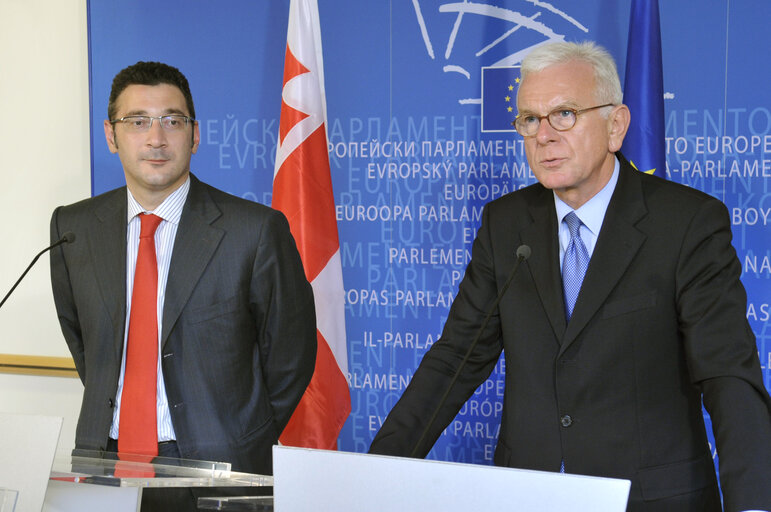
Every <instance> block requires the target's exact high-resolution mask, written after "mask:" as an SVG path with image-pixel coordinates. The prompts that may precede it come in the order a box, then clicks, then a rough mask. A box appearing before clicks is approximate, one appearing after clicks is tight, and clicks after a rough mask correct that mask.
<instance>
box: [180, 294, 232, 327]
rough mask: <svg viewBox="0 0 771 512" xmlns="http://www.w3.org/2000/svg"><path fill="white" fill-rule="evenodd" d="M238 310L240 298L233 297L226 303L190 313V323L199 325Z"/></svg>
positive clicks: (219, 303)
mask: <svg viewBox="0 0 771 512" xmlns="http://www.w3.org/2000/svg"><path fill="white" fill-rule="evenodd" d="M236 309H238V297H231V298H230V299H228V300H226V301H223V302H218V303H216V304H211V305H209V306H204V307H202V308H197V309H194V310H192V311H190V313H189V318H190V319H189V320H188V323H190V324H199V323H201V322H206V321H207V320H211V319H213V318H217V317H220V316H224V315H227V314H229V313H231V312H233V311H235V310H236Z"/></svg>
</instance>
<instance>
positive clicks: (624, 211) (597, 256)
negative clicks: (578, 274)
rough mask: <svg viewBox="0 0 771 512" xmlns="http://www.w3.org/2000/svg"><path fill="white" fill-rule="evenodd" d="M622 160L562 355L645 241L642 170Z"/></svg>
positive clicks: (600, 305)
mask: <svg viewBox="0 0 771 512" xmlns="http://www.w3.org/2000/svg"><path fill="white" fill-rule="evenodd" d="M619 159H620V161H621V170H620V174H619V178H618V183H617V185H616V190H615V191H614V193H613V196H612V198H611V200H610V204H609V205H608V210H607V212H606V214H605V220H604V221H603V224H602V229H601V231H600V236H599V237H598V239H597V244H596V245H595V248H594V252H593V254H592V259H591V260H590V261H589V268H588V269H587V271H586V277H584V282H583V285H582V286H581V293H580V294H579V296H578V301H577V302H576V306H575V309H574V310H573V316H572V317H571V319H570V323H569V324H568V326H567V330H566V331H565V337H564V339H563V341H562V347H561V349H560V354H562V353H563V352H565V350H566V349H567V348H568V347H569V346H570V344H571V343H572V342H573V341H574V340H575V339H576V337H577V336H578V334H579V333H580V332H581V330H583V328H584V327H586V324H587V323H588V322H589V321H590V320H591V318H592V317H593V316H594V315H595V314H596V313H597V312H598V310H599V309H600V308H601V307H602V305H603V304H604V303H605V300H606V299H607V297H608V295H609V294H610V292H611V291H612V290H613V288H614V287H615V286H616V284H617V283H618V281H619V279H621V277H622V276H623V275H624V272H625V271H626V269H627V267H628V266H629V264H630V263H631V262H632V259H633V258H634V256H635V254H637V251H639V249H640V246H642V244H643V242H644V241H645V235H644V234H643V233H641V232H640V231H639V230H638V229H637V228H636V227H635V225H636V224H637V222H638V221H639V220H640V219H641V218H642V217H644V216H645V215H646V214H647V208H646V206H645V201H644V198H643V194H642V184H641V182H640V179H639V176H637V175H636V174H635V173H637V172H639V171H635V170H634V169H632V168H631V167H630V166H629V164H627V163H626V160H624V159H623V157H620V158H619Z"/></svg>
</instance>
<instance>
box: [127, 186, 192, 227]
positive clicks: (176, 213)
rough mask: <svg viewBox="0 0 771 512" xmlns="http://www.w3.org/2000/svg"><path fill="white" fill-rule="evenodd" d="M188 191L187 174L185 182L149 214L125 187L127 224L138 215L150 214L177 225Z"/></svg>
mask: <svg viewBox="0 0 771 512" xmlns="http://www.w3.org/2000/svg"><path fill="white" fill-rule="evenodd" d="M189 191H190V175H189V174H188V176H187V179H186V180H185V182H184V183H183V184H182V185H181V186H180V187H179V188H177V190H175V191H174V192H172V193H171V194H169V196H168V197H167V198H166V199H164V200H163V202H162V203H161V204H160V205H158V208H156V209H155V210H153V211H151V212H149V211H147V210H145V209H144V208H142V205H141V204H139V202H138V201H137V200H136V199H134V196H133V195H131V191H130V190H129V189H128V187H126V193H127V195H128V212H127V214H128V218H127V222H131V220H132V219H133V218H134V217H136V216H137V215H139V214H140V213H152V214H154V215H157V216H158V217H160V218H162V219H163V220H165V221H166V222H171V223H173V224H179V219H180V218H181V217H182V207H183V206H184V205H185V201H186V200H187V193H188V192H189Z"/></svg>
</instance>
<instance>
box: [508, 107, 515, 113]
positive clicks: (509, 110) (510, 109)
mask: <svg viewBox="0 0 771 512" xmlns="http://www.w3.org/2000/svg"><path fill="white" fill-rule="evenodd" d="M506 110H507V111H508V112H511V111H512V110H514V109H513V108H511V107H507V108H506Z"/></svg>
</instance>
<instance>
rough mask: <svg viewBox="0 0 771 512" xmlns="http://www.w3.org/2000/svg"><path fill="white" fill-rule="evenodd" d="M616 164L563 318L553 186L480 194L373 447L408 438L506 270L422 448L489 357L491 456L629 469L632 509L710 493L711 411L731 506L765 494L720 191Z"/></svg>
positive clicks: (712, 502)
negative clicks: (415, 361)
mask: <svg viewBox="0 0 771 512" xmlns="http://www.w3.org/2000/svg"><path fill="white" fill-rule="evenodd" d="M619 158H620V159H621V171H620V176H619V180H618V184H617V186H616V189H615V191H614V193H613V196H612V199H611V201H610V204H609V206H608V210H607V213H606V216H605V220H604V223H603V226H602V229H601V232H600V234H599V237H598V240H597V244H596V246H595V250H594V253H593V255H592V258H591V261H590V264H589V268H588V270H587V273H586V277H585V279H584V282H583V286H582V289H581V293H580V295H579V297H578V301H577V304H576V306H575V309H574V312H573V316H572V319H571V321H570V323H569V324H566V320H565V313H564V301H563V293H562V283H561V272H560V268H559V246H558V237H557V230H558V226H557V220H556V213H555V208H554V199H553V195H552V194H553V193H552V191H551V190H547V189H545V188H544V187H543V186H541V185H540V184H536V185H533V186H531V187H528V188H526V189H523V190H521V191H517V192H514V193H511V194H509V195H507V196H505V197H502V198H500V199H498V200H495V201H492V202H491V203H489V204H488V205H487V206H486V207H485V210H484V213H483V219H482V225H481V228H480V230H479V232H478V235H477V239H476V240H475V242H474V245H473V249H472V259H471V262H470V264H469V266H468V268H467V269H466V274H465V276H464V279H463V281H462V283H461V284H460V288H459V291H458V295H457V297H456V299H455V301H454V302H453V305H452V308H451V311H450V315H449V318H448V320H447V323H446V324H445V328H444V331H443V334H442V337H441V340H440V341H439V342H437V343H436V344H434V345H433V346H432V348H431V350H430V351H429V352H428V353H427V354H426V355H425V357H424V358H423V360H422V362H421V364H420V367H419V368H418V370H417V371H416V373H415V376H414V377H413V379H412V382H411V383H410V385H409V387H408V388H407V389H406V391H405V393H404V395H403V396H402V397H401V399H400V401H399V402H398V403H397V405H396V406H395V407H394V409H393V410H392V411H391V413H390V414H389V416H388V418H387V420H386V422H385V423H384V425H383V427H382V428H381V430H380V432H379V433H378V434H377V436H376V438H375V440H374V441H373V444H372V447H371V451H372V452H374V453H385V454H393V455H408V454H409V453H410V452H411V450H412V448H413V446H414V445H415V443H416V442H417V440H418V438H419V436H420V433H421V431H422V429H423V428H425V426H426V424H427V422H428V417H429V416H430V415H431V413H432V412H433V410H434V408H435V406H436V405H437V403H438V401H439V397H441V396H442V394H443V392H444V389H445V388H446V386H447V385H448V383H449V381H450V379H451V378H452V375H453V372H455V369H456V368H457V367H458V365H459V362H460V360H461V359H462V358H463V355H464V353H465V352H466V350H467V348H468V346H469V345H470V342H471V340H472V339H473V338H474V335H475V333H476V331H477V329H478V328H479V326H480V324H481V320H482V317H483V316H484V313H485V311H486V310H487V309H488V308H489V307H490V305H491V304H492V303H493V300H494V298H495V296H496V294H497V293H498V290H499V287H500V286H501V285H502V283H503V282H504V281H505V279H506V278H507V276H508V274H509V273H510V271H511V269H512V267H513V265H514V262H515V253H516V250H517V247H518V246H519V245H520V244H527V245H529V246H530V247H531V249H532V256H531V257H530V259H529V260H527V262H526V263H524V264H523V266H522V268H520V271H519V272H518V274H517V276H516V278H515V280H514V282H513V284H512V286H511V288H510V289H509V291H508V293H507V294H506V295H505V296H504V298H503V300H502V301H501V303H500V305H499V307H498V309H497V311H496V313H495V315H494V316H493V319H492V321H491V322H490V324H489V326H488V327H487V329H486V330H485V332H484V334H483V336H482V338H481V341H480V343H479V345H478V346H477V348H476V349H475V351H474V352H473V354H472V356H471V357H470V360H469V362H468V364H467V366H466V367H465V368H464V369H463V371H462V372H461V374H460V378H459V379H458V382H457V384H456V385H455V387H454V388H453V390H452V392H451V393H450V397H449V399H448V400H447V403H446V404H445V405H444V407H443V408H442V409H441V412H440V414H439V416H438V421H437V422H436V425H434V426H433V427H432V428H431V429H430V430H429V435H428V436H427V441H426V442H425V443H424V444H423V445H422V446H421V447H420V450H419V452H420V455H421V456H425V454H426V453H427V452H428V451H429V450H430V448H431V446H432V445H433V444H434V442H435V441H436V439H437V438H438V436H439V435H440V434H441V431H442V430H443V429H444V427H445V426H446V425H448V424H449V422H450V421H451V420H452V419H453V417H454V416H455V414H456V413H457V412H458V410H459V408H460V407H461V406H462V404H463V403H464V402H465V401H466V400H467V399H468V398H469V397H470V396H471V394H472V393H473V392H474V390H475V389H476V387H477V386H478V385H479V384H480V383H481V382H482V381H483V380H484V379H485V378H487V376H488V375H489V374H490V372H491V370H492V368H493V367H494V365H495V364H496V362H497V358H498V356H499V355H500V352H501V350H503V351H504V354H505V365H506V384H505V393H504V399H503V400H504V407H503V414H502V418H501V432H500V436H499V439H498V445H497V448H496V452H495V463H496V464H498V465H503V466H512V467H518V468H530V469H537V470H547V471H558V469H559V467H560V463H561V461H564V462H565V466H566V469H567V471H568V472H570V473H579V474H586V475H598V476H606V477H618V478H626V479H630V480H631V481H632V490H631V494H630V506H629V509H630V510H678V511H679V510H700V511H703V510H720V501H719V497H718V491H717V484H716V478H715V472H714V468H713V464H712V458H711V456H710V450H709V447H708V442H707V438H706V433H705V427H704V422H703V417H702V409H701V403H702V402H701V399H702V394H703V397H704V404H705V405H706V407H707V409H708V411H709V412H710V414H711V417H712V421H713V427H714V430H715V435H716V438H717V443H718V447H717V448H718V451H719V456H720V469H721V482H722V487H723V491H724V494H725V504H726V508H727V510H737V509H741V508H756V507H757V508H771V485H768V478H769V476H770V475H771V399H769V395H768V393H767V391H766V389H765V388H764V385H763V382H762V377H761V371H760V365H759V361H758V356H757V348H756V345H755V339H754V335H753V334H752V332H751V330H750V327H749V325H748V323H747V321H746V318H745V312H746V294H745V291H744V288H743V287H742V285H741V283H740V281H739V276H740V274H741V266H740V264H739V261H738V260H737V257H736V253H735V251H734V249H733V247H732V246H731V230H730V225H729V218H728V215H727V211H726V208H725V206H724V205H723V204H722V203H721V202H720V201H718V200H716V199H714V198H712V197H710V196H708V195H706V194H703V193H701V192H698V191H696V190H693V189H689V188H686V187H683V186H680V185H677V184H674V183H671V182H667V181H665V180H661V179H658V178H654V177H650V176H647V175H645V174H644V173H640V172H637V171H635V170H634V169H632V168H631V166H630V165H629V164H628V163H627V162H626V161H625V160H624V159H623V157H621V156H620V155H619Z"/></svg>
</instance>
